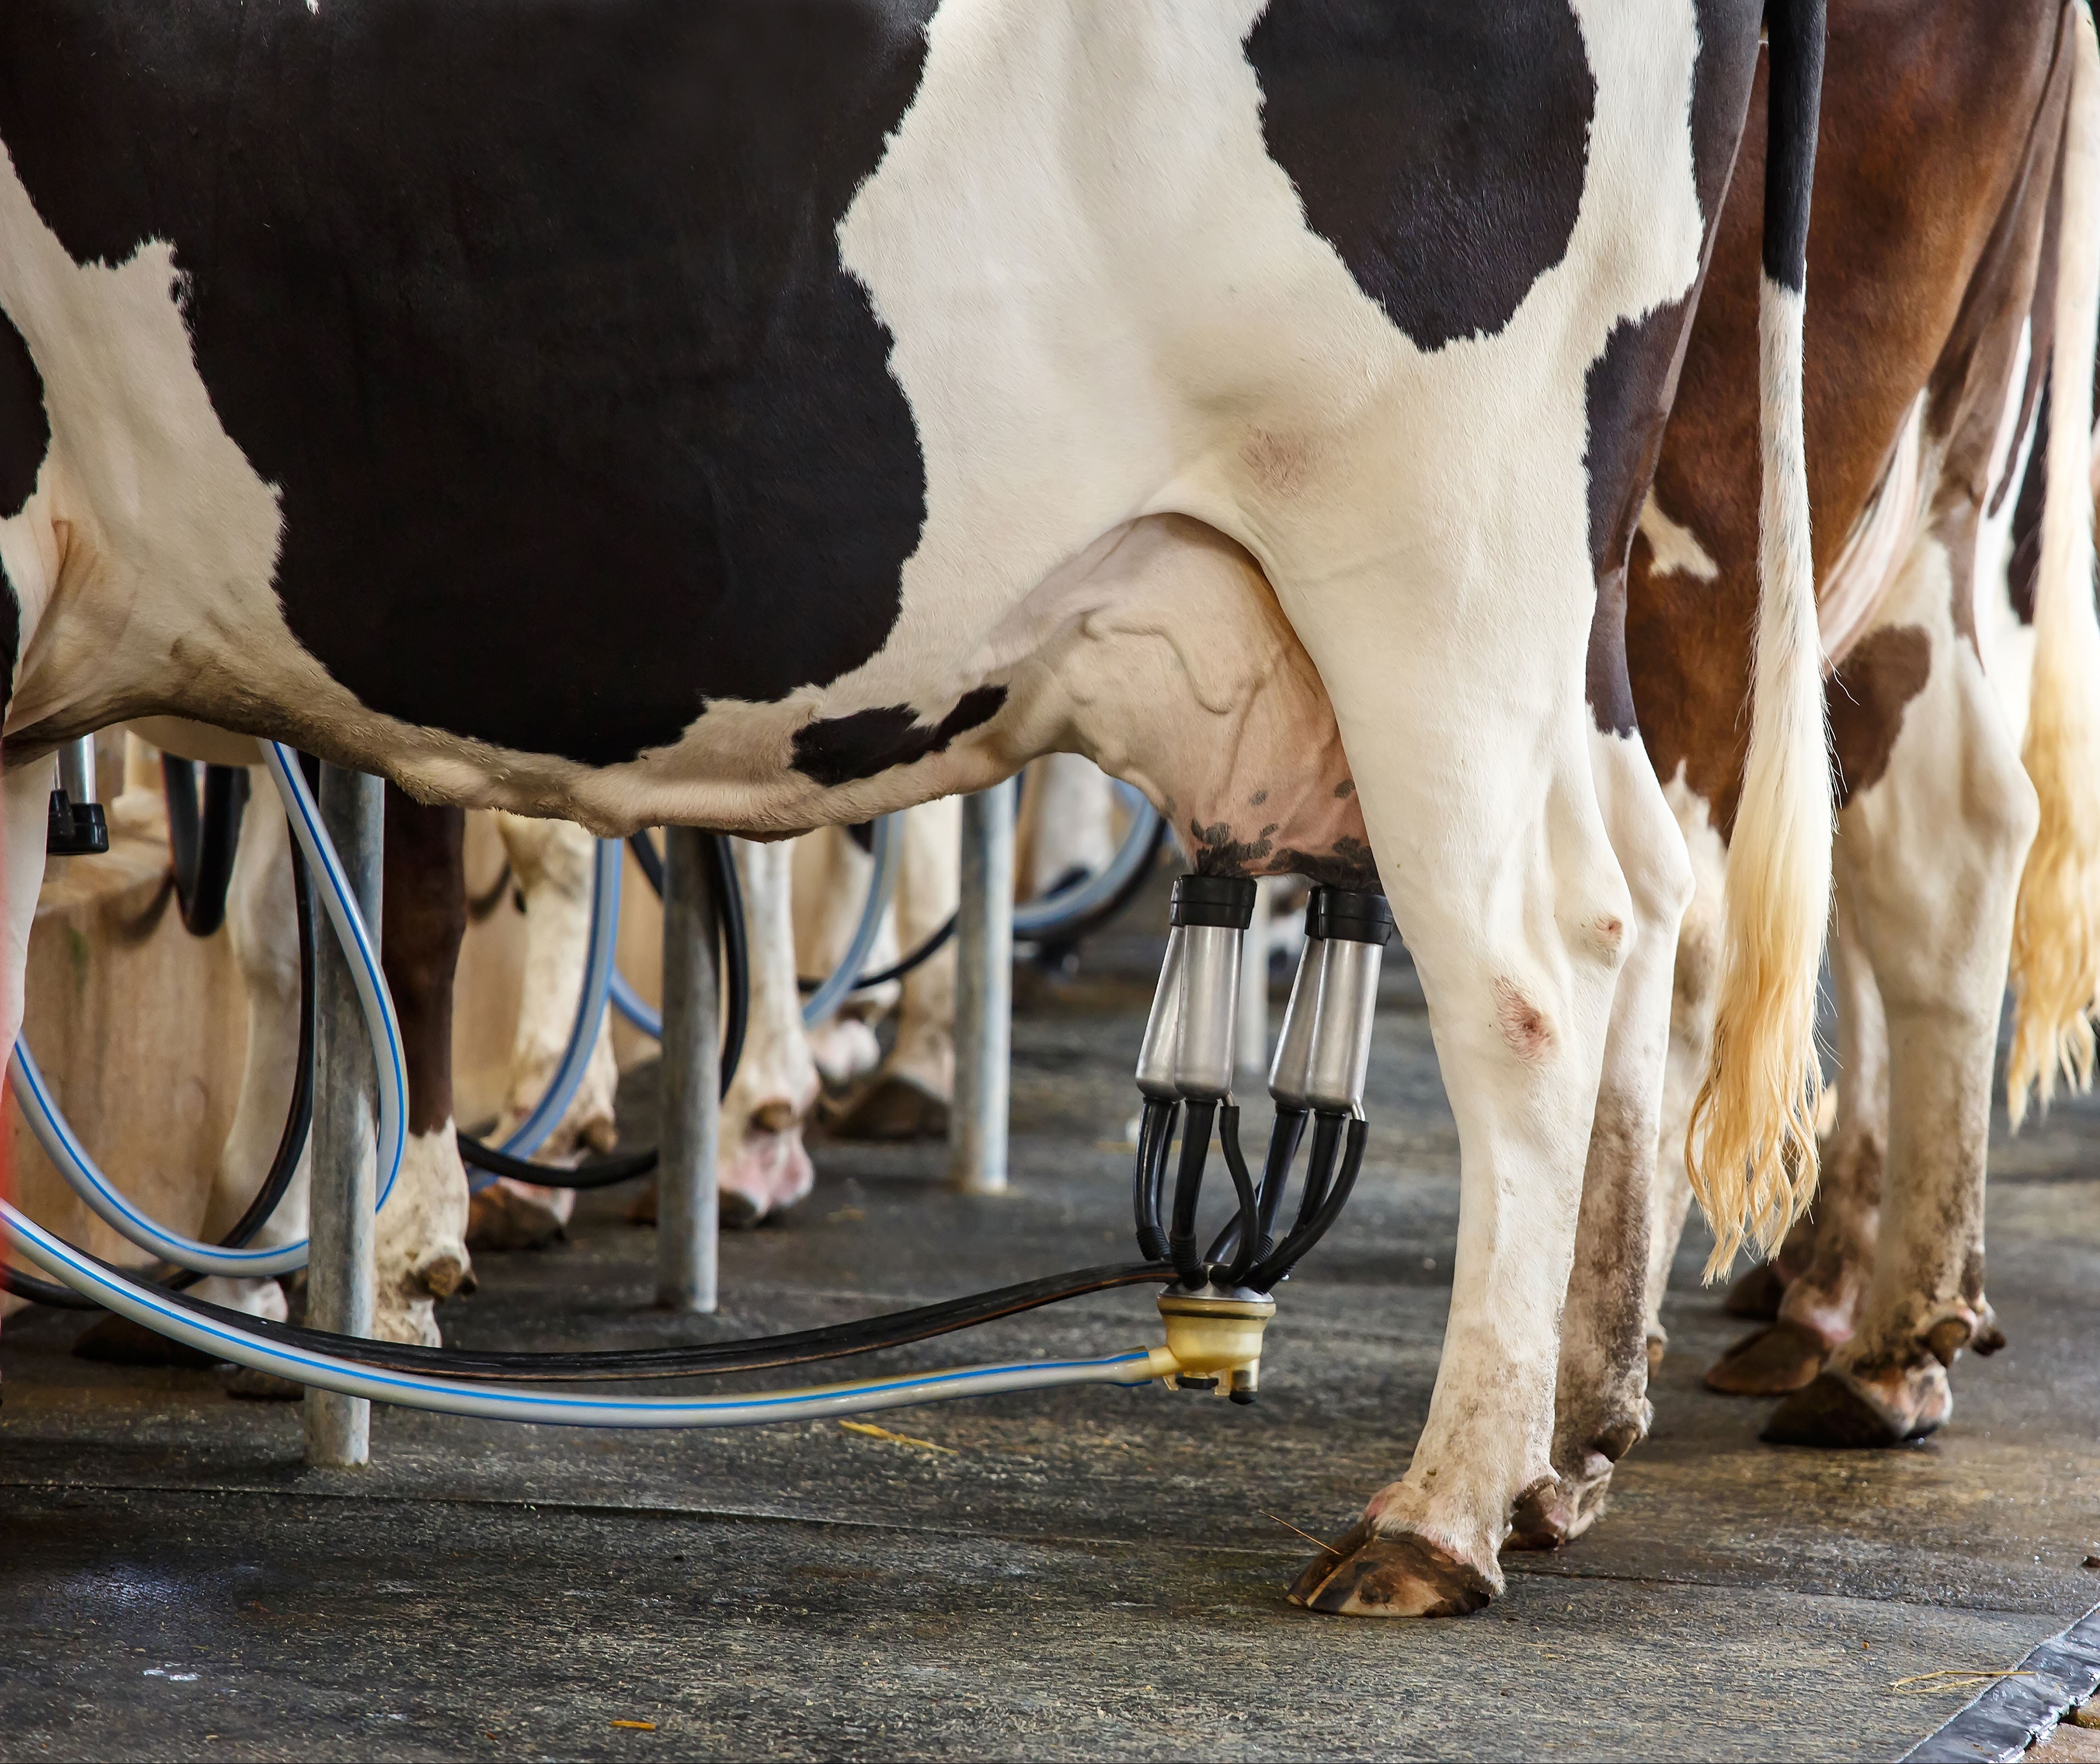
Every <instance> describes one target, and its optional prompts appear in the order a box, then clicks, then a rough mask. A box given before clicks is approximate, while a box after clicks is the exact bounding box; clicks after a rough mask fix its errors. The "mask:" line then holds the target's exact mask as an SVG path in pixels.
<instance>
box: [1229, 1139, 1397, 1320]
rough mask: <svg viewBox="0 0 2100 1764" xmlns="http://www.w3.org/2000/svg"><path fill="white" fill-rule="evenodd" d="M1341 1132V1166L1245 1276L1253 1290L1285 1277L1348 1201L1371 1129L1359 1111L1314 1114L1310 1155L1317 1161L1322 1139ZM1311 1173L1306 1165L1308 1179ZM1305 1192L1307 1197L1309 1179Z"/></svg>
mask: <svg viewBox="0 0 2100 1764" xmlns="http://www.w3.org/2000/svg"><path fill="white" fill-rule="evenodd" d="M1330 1123H1331V1124H1332V1126H1333V1127H1334V1128H1335V1130H1337V1131H1336V1132H1335V1133H1332V1134H1330V1133H1328V1132H1326V1129H1327V1128H1328V1127H1330ZM1344 1134H1345V1136H1346V1144H1345V1149H1343V1153H1342V1167H1341V1170H1340V1171H1339V1173H1338V1174H1337V1175H1335V1179H1334V1182H1333V1185H1332V1186H1331V1187H1330V1188H1326V1192H1325V1193H1323V1194H1322V1195H1321V1197H1320V1200H1319V1202H1318V1203H1317V1206H1315V1207H1314V1208H1313V1210H1312V1211H1311V1213H1310V1214H1309V1215H1308V1211H1307V1210H1306V1208H1305V1207H1304V1206H1300V1207H1299V1218H1298V1223H1297V1224H1295V1225H1294V1226H1293V1227H1292V1228H1291V1231H1290V1236H1289V1237H1286V1238H1285V1239H1284V1240H1283V1244H1282V1247H1281V1248H1280V1249H1278V1250H1277V1251H1276V1252H1275V1253H1274V1254H1273V1255H1270V1256H1268V1258H1267V1259H1264V1261H1263V1263H1261V1265H1260V1267H1259V1268H1255V1270H1254V1271H1253V1272H1252V1273H1251V1274H1250V1275H1249V1276H1248V1279H1249V1281H1251V1283H1253V1284H1254V1285H1255V1290H1258V1291H1260V1292H1268V1291H1272V1290H1274V1288H1275V1286H1276V1285H1277V1282H1278V1281H1284V1280H1288V1279H1289V1278H1290V1271H1291V1270H1292V1269H1293V1268H1295V1267H1297V1265H1298V1264H1299V1262H1301V1261H1302V1260H1304V1257H1305V1255H1306V1252H1307V1251H1308V1250H1311V1249H1312V1246H1314V1245H1315V1244H1317V1242H1319V1241H1320V1240H1321V1238H1322V1237H1326V1234H1327V1231H1328V1228H1329V1227H1330V1226H1331V1225H1332V1224H1334V1223H1335V1220H1336V1219H1339V1218H1340V1217H1341V1216H1342V1209H1343V1207H1344V1206H1347V1205H1348V1201H1349V1195H1350V1193H1351V1192H1352V1190H1353V1189H1354V1188H1356V1185H1357V1172H1358V1171H1361V1169H1362V1168H1363V1162H1364V1147H1365V1144H1366V1143H1367V1142H1368V1141H1369V1140H1370V1127H1369V1125H1368V1124H1367V1123H1366V1122H1365V1120H1364V1118H1363V1117H1362V1116H1361V1115H1348V1116H1343V1115H1330V1114H1321V1115H1318V1116H1316V1117H1315V1118H1314V1124H1313V1129H1312V1155H1313V1158H1314V1159H1315V1160H1316V1161H1317V1159H1318V1158H1319V1157H1320V1153H1321V1144H1322V1140H1323V1139H1324V1140H1326V1144H1328V1145H1330V1146H1331V1145H1332V1144H1333V1142H1334V1140H1335V1138H1336V1137H1338V1136H1343V1135H1344ZM1311 1174H1312V1172H1311V1171H1310V1169H1308V1171H1307V1175H1308V1179H1309V1178H1310V1176H1311ZM1323 1186H1324V1185H1323ZM1309 1195H1310V1182H1309V1180H1308V1197H1309Z"/></svg>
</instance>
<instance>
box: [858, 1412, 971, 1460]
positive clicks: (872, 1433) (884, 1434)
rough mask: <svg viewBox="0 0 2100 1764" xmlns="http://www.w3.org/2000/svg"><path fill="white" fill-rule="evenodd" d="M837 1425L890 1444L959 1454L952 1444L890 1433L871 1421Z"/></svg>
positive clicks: (953, 1456) (953, 1454) (924, 1450)
mask: <svg viewBox="0 0 2100 1764" xmlns="http://www.w3.org/2000/svg"><path fill="white" fill-rule="evenodd" d="M839 1425H840V1427H844V1428H845V1430H846V1431H847V1432H849V1433H864V1434H866V1435H867V1436H868V1438H870V1439H871V1440H889V1443H890V1444H892V1445H915V1446H917V1447H918V1448H919V1449H920V1451H922V1452H939V1453H943V1454H944V1455H946V1456H947V1457H949V1458H957V1457H960V1455H961V1454H960V1453H958V1452H957V1451H956V1449H955V1447H953V1446H952V1445H936V1444H934V1443H933V1441H932V1440H915V1439H913V1438H912V1437H911V1435H910V1434H908V1433H892V1432H891V1431H889V1428H887V1427H877V1426H876V1424H875V1423H874V1422H871V1421H841V1422H840V1423H839Z"/></svg>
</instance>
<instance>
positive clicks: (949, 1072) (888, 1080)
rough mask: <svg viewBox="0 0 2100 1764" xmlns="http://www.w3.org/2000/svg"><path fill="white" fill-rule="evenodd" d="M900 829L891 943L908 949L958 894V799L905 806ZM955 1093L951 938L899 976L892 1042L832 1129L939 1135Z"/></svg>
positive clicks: (849, 1135) (872, 1135)
mask: <svg viewBox="0 0 2100 1764" xmlns="http://www.w3.org/2000/svg"><path fill="white" fill-rule="evenodd" d="M902 837H903V850H902V852H901V853H899V859H898V872H897V894H896V903H895V905H896V915H897V944H898V949H899V950H901V951H902V952H903V953H904V954H906V955H909V954H910V953H911V951H912V950H915V949H917V948H919V946H920V945H921V944H923V943H924V942H925V941H926V940H927V939H928V938H929V937H933V936H934V935H935V934H936V933H937V932H938V931H939V930H940V928H941V927H942V925H944V924H946V923H947V921H948V920H949V919H950V918H951V917H952V916H953V915H954V914H955V911H956V908H957V906H958V904H959V903H960V901H961V898H962V843H963V805H962V801H961V799H960V798H959V797H953V796H951V797H947V798H945V799H943V800H940V801H937V802H928V803H922V804H920V805H919V806H918V807H917V808H915V809H907V810H906V811H905V813H904V818H903V823H902ZM954 1100H955V942H954V940H953V938H951V939H950V940H949V942H947V944H946V946H943V947H942V949H941V950H939V951H938V952H937V953H936V954H935V955H933V956H931V957H930V958H929V959H927V960H925V961H924V962H922V963H920V964H919V966H918V967H916V968H913V969H912V970H911V972H910V973H908V974H907V975H906V976H905V977H904V990H903V997H902V1002H901V1003H900V1004H899V1007H898V1015H897V1040H896V1044H895V1045H894V1047H892V1048H891V1050H890V1053H889V1058H888V1059H887V1060H885V1061H884V1062H883V1064H882V1067H881V1069H880V1071H878V1072H877V1073H876V1075H875V1078H873V1080H872V1081H871V1083H869V1085H868V1087H867V1089H866V1090H865V1091H862V1093H861V1095H860V1096H858V1097H857V1098H856V1099H855V1100H854V1102H853V1104H852V1105H851V1106H850V1107H849V1109H847V1111H846V1112H845V1114H844V1115H843V1116H842V1117H840V1121H839V1123H838V1127H837V1129H836V1131H837V1132H838V1134H839V1136H840V1137H841V1138H844V1139H866V1140H929V1139H930V1140H937V1139H943V1138H946V1136H947V1131H948V1109H949V1105H951V1103H952V1102H953V1101H954Z"/></svg>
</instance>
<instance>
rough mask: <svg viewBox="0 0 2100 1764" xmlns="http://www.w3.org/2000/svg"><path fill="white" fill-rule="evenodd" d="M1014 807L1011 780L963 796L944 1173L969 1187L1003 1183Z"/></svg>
mask: <svg viewBox="0 0 2100 1764" xmlns="http://www.w3.org/2000/svg"><path fill="white" fill-rule="evenodd" d="M1013 811H1014V787H1013V784H1012V781H1011V780H1008V782H1007V783H1004V784H995V785H993V786H992V787H991V788H990V789H989V790H981V791H979V792H977V794H976V795H974V796H965V797H964V799H963V889H962V899H961V902H960V904H959V906H957V909H956V911H957V913H958V915H959V916H958V919H957V924H956V937H955V951H956V954H955V962H956V971H955V1106H954V1108H953V1109H951V1111H950V1113H949V1117H948V1120H949V1138H948V1180H949V1181H950V1182H951V1183H952V1184H954V1185H955V1187H956V1188H960V1189H962V1190H964V1192H965V1193H972V1194H997V1193H1000V1192H1002V1191H1003V1190H1004V1188H1005V1187H1006V1172H1007V1105H1008V1087H1009V1085H1010V1083H1011V1081H1012V1071H1011V1062H1012V1047H1013V863H1014V858H1013Z"/></svg>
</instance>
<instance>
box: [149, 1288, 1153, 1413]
mask: <svg viewBox="0 0 2100 1764" xmlns="http://www.w3.org/2000/svg"><path fill="white" fill-rule="evenodd" d="M1173 1278H1174V1270H1173V1269H1172V1268H1169V1267H1168V1266H1167V1264H1166V1263H1162V1262H1135V1263H1118V1264H1110V1265H1109V1266H1106V1267H1101V1268H1080V1269H1079V1270H1077V1271H1076V1272H1073V1273H1070V1274H1052V1275H1049V1276H1048V1277H1044V1278H1043V1279H1041V1280H1031V1281H1022V1282H1021V1284H1020V1285H1018V1286H1001V1287H999V1288H996V1289H995V1290H993V1291H990V1292H982V1293H972V1294H969V1295H968V1297H966V1298H961V1299H944V1300H942V1302H941V1303H938V1304H929V1305H920V1306H918V1307H917V1308H915V1309H912V1310H910V1311H896V1312H891V1313H890V1314H889V1316H876V1317H862V1318H861V1319H859V1320H858V1321H855V1322H852V1323H838V1324H832V1325H828V1326H827V1327H825V1328H823V1329H813V1330H796V1331H795V1332H794V1333H793V1334H785V1335H760V1336H754V1337H752V1338H748V1339H747V1340H743V1341H733V1342H709V1343H704V1344H701V1345H699V1346H695V1347H633V1348H615V1349H611V1350H608V1351H606V1352H598V1353H500V1352H492V1353H478V1352H472V1351H470V1350H467V1349H463V1348H457V1347H408V1346H404V1345H403V1344H401V1343H396V1342H377V1341H368V1340H367V1339H365V1338H364V1337H362V1336H353V1335H337V1334H330V1333H329V1332H328V1331H326V1330H309V1329H298V1328H294V1327H293V1325H290V1324H287V1323H272V1322H270V1321H267V1320H266V1319H262V1318H258V1317H253V1316H249V1315H248V1314H247V1312H244V1311H229V1310H227V1309H226V1308H223V1306H219V1305H215V1304H206V1303H204V1302H203V1301H202V1300H201V1299H192V1298H190V1297H188V1295H186V1294H171V1295H170V1301H171V1302H172V1303H175V1304H179V1305H180V1306H182V1307H183V1308H184V1309H185V1310H188V1311H192V1312H196V1313H197V1314H199V1315H200V1316H206V1317H209V1318H210V1319H212V1320H213V1321H215V1322H218V1323H223V1324H231V1325H233V1326H234V1327H236V1328H237V1329H240V1330H245V1331H246V1332H247V1333H248V1334H251V1335H255V1336H259V1337H261V1338H262V1339H264V1340H266V1341H272V1342H278V1343H284V1344H286V1345H288V1346H291V1347H307V1348H312V1349H315V1350H316V1351H318V1352H322V1353H330V1354H336V1355H339V1356H341V1357H342V1358H343V1359H346V1360H357V1361H358V1362H359V1363H360V1364H361V1365H370V1366H381V1367H384V1368H385V1369H387V1370H389V1371H392V1372H409V1373H425V1374H439V1375H442V1376H444V1377H448V1378H474V1379H483V1380H487V1381H488V1382H490V1383H523V1384H533V1383H590V1382H597V1381H601V1380H607V1381H611V1380H624V1379H630V1378H696V1377H704V1376H711V1375H712V1374H718V1373H730V1372H761V1371H765V1370H767V1369H770V1368H773V1367H776V1366H792V1365H801V1364H804V1363H805V1362H806V1361H810V1360H837V1359H842V1358H844V1357H845V1356H847V1355H849V1354H862V1353H872V1352H876V1351H878V1350H880V1349H882V1348H885V1347H905V1346H907V1345H908V1344H909V1343H913V1342H920V1341H925V1340H927V1339H929V1338H931V1337H933V1336H936V1335H946V1334H951V1332H953V1331H955V1330H965V1329H971V1328H974V1327H975V1326H976V1325H978V1324H980V1323H990V1322H992V1321H995V1320H997V1319H998V1318H1000V1317H1008V1316H1018V1315H1020V1314H1021V1312H1025V1311H1033V1310H1035V1309H1037V1308H1039V1307H1040V1306H1043V1305H1046V1304H1055V1303H1058V1302H1059V1301H1060V1300H1061V1299H1078V1298H1083V1297H1084V1296H1085V1295H1086V1294H1089V1293H1096V1292H1110V1291H1113V1290H1115V1289H1116V1288H1118V1287H1119V1286H1145V1285H1158V1286H1164V1285H1166V1284H1167V1283H1168V1282H1170V1281H1172V1280H1173Z"/></svg>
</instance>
